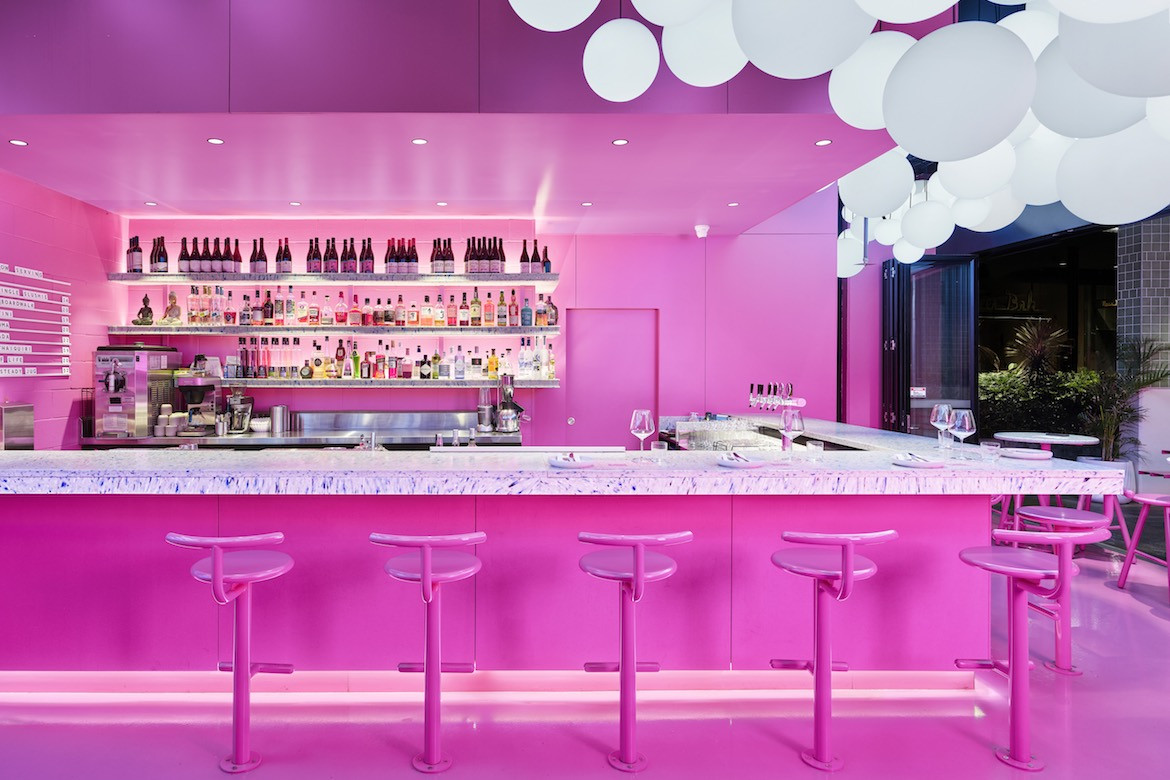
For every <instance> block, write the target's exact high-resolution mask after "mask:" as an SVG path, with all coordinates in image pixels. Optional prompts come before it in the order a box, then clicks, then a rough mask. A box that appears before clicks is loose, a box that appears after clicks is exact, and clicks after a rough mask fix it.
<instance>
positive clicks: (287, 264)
mask: <svg viewBox="0 0 1170 780" xmlns="http://www.w3.org/2000/svg"><path fill="white" fill-rule="evenodd" d="M284 272H285V273H286V274H291V273H292V250H291V249H290V248H289V246H288V236H285V239H284Z"/></svg>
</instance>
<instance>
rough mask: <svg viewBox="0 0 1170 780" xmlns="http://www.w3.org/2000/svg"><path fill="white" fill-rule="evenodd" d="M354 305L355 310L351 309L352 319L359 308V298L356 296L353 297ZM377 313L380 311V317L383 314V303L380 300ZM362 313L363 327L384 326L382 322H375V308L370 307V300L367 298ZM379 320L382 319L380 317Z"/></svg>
mask: <svg viewBox="0 0 1170 780" xmlns="http://www.w3.org/2000/svg"><path fill="white" fill-rule="evenodd" d="M353 305H354V308H353V309H350V316H351V317H352V316H353V312H354V309H356V308H357V296H356V295H355V296H353ZM377 311H378V313H379V315H380V314H381V312H382V301H380V300H379V301H378V310H377ZM361 312H362V319H361V322H362V325H366V326H370V325H381V324H382V323H381V322H374V319H375V318H374V307H373V306H371V305H370V299H369V298H366V300H365V303H363V304H362V309H361ZM377 319H379V320H381V317H380V316H379V317H378V318H377ZM355 324H356V323H355Z"/></svg>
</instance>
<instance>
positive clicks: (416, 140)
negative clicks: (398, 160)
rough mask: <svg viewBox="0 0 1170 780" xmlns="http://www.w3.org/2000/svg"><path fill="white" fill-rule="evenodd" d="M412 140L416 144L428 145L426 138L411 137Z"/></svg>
mask: <svg viewBox="0 0 1170 780" xmlns="http://www.w3.org/2000/svg"><path fill="white" fill-rule="evenodd" d="M410 142H411V143H412V144H414V145H415V146H426V145H427V139H425V138H411V139H410Z"/></svg>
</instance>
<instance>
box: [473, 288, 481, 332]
mask: <svg viewBox="0 0 1170 780" xmlns="http://www.w3.org/2000/svg"><path fill="white" fill-rule="evenodd" d="M482 325H483V305H482V304H481V303H480V301H479V288H478V287H472V288H471V327H473V328H478V327H481V326H482Z"/></svg>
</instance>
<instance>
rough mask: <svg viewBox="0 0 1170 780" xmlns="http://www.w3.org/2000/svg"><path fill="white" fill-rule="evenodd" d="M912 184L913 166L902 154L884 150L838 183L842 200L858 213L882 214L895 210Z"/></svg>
mask: <svg viewBox="0 0 1170 780" xmlns="http://www.w3.org/2000/svg"><path fill="white" fill-rule="evenodd" d="M913 186H914V169H913V168H912V167H910V163H909V162H908V161H907V160H906V156H905V155H904V154H899V153H898V152H897V151H896V150H895V151H892V152H886V153H885V154H883V155H882V156H881V157H879V158H877V159H876V160H871V161H870V162H868V163H866V164H865V165H863V166H861V167H860V168H858V169H857V170H855V171H853V172H852V173H849V174H846V175H845V176H843V177H842V178H841V180H840V181H839V182H838V183H837V188H838V192H839V193H840V195H841V201H842V202H843V203H844V204H845V205H846V206H848V207H849V210H850V211H852V212H853V213H854V214H856V215H857V216H859V217H882V216H885V215H886V214H890V213H891V212H893V211H895V210H896V209H897V208H898V207H899V206H901V205H902V203H903V202H904V201H905V200H906V194H907V193H908V192H910V190H911V188H912V187H913Z"/></svg>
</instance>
